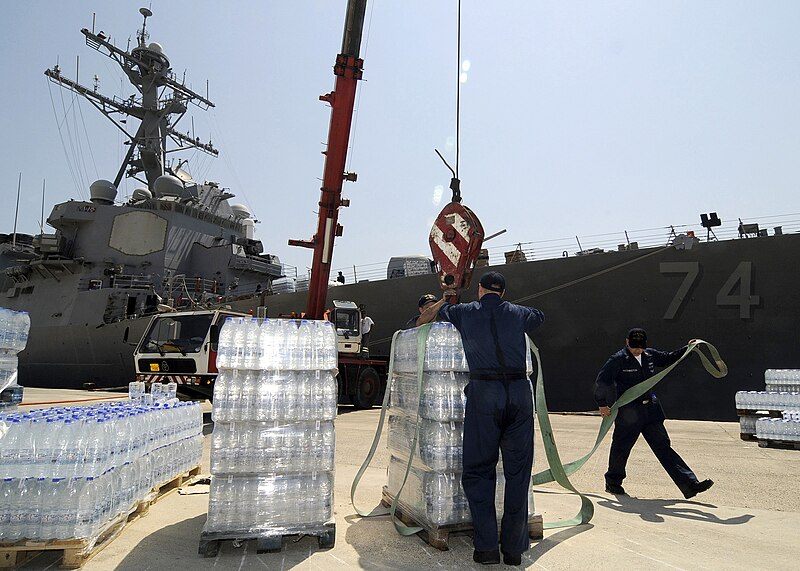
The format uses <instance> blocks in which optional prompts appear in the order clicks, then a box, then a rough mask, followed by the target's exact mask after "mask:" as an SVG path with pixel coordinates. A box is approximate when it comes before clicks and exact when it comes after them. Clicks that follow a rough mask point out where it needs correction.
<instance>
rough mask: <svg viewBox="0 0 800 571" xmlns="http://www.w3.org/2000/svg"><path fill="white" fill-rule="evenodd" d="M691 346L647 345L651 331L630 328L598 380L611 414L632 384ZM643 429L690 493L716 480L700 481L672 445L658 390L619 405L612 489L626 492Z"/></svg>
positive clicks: (601, 402) (598, 392) (603, 406)
mask: <svg viewBox="0 0 800 571" xmlns="http://www.w3.org/2000/svg"><path fill="white" fill-rule="evenodd" d="M685 351H686V347H681V348H680V349H678V350H677V351H672V352H669V353H667V352H664V351H658V350H656V349H652V348H648V347H647V333H646V332H645V330H644V329H641V328H639V327H635V328H633V329H631V330H630V331H628V335H627V337H626V339H625V347H624V348H623V349H622V350H620V351H617V352H616V353H614V354H613V355H612V356H611V357H610V358H609V359H608V361H606V364H605V365H603V368H602V369H600V372H599V373H598V375H597V380H596V381H595V391H594V398H595V401H597V405H598V407H599V410H600V414H601V415H602V416H608V415H609V414H611V409H610V408H609V407H610V405H612V404H613V403H614V401H616V400H617V397H618V396H619V395H621V394H622V393H624V392H625V391H626V390H628V389H629V388H631V387H632V386H634V385H637V384H639V383H641V382H642V381H644V380H646V379H648V378H650V377H652V376H653V375H654V374H655V372H656V367H668V366H669V365H671V364H673V363H674V362H675V361H677V360H678V359H680V358H681V356H682V355H683V353H684V352H685ZM640 434H641V435H643V436H644V439H645V441H646V442H647V444H648V445H649V446H650V449H651V450H652V451H653V454H655V455H656V458H658V461H659V462H661V465H662V466H663V467H664V470H666V471H667V474H669V476H670V478H672V481H673V482H675V485H676V486H678V488H679V489H680V490H681V492H683V496H684V497H685V498H686V499H689V498H692V497H694V496H696V495H697V494H699V493H700V492H705V491H706V490H707V489H709V488H710V487H711V486H713V485H714V482H713V481H712V480H703V481H702V482H699V481H698V480H697V476H695V474H694V472H692V470H691V468H689V466H687V465H686V462H684V461H683V458H681V457H680V456H679V455H678V453H677V452H675V450H673V449H672V446H671V445H670V441H669V435H668V434H667V429H666V428H664V410H663V409H662V408H661V403H660V402H659V401H658V398H657V397H656V395H655V394H646V395H642V397H640V398H639V399H638V400H635V401H633V402H631V403H629V404H626V405H625V406H622V407H620V408H619V411H618V413H617V418H616V420H615V421H614V434H613V436H612V437H611V452H610V453H609V456H608V472H606V475H605V479H606V492H608V493H610V494H617V495H626V494H625V489H624V488H623V487H622V480H624V479H625V476H626V474H625V465H626V464H627V463H628V456H630V453H631V449H632V448H633V445H634V444H635V443H636V440H638V438H639V435H640Z"/></svg>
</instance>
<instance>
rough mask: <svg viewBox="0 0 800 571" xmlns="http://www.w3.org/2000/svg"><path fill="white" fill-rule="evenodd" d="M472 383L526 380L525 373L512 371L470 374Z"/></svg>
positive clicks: (526, 375)
mask: <svg viewBox="0 0 800 571" xmlns="http://www.w3.org/2000/svg"><path fill="white" fill-rule="evenodd" d="M469 378H470V380H473V381H516V380H517V379H527V378H528V373H527V372H526V371H513V372H511V373H472V374H470V376H469Z"/></svg>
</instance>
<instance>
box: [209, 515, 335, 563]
mask: <svg viewBox="0 0 800 571" xmlns="http://www.w3.org/2000/svg"><path fill="white" fill-rule="evenodd" d="M303 535H314V536H317V540H318V541H319V548H320V549H330V548H332V547H333V546H334V545H335V544H336V524H335V523H333V522H327V523H325V524H323V525H322V526H320V527H309V528H308V529H297V530H291V529H289V530H286V529H281V530H279V531H273V532H270V530H268V529H267V530H259V531H258V532H253V531H249V530H247V531H227V532H218V531H214V532H205V531H204V532H203V533H202V534H200V546H199V547H198V550H197V551H198V553H199V554H200V555H202V556H203V557H216V555H217V553H219V547H220V543H221V542H222V541H232V542H233V545H234V547H240V546H241V544H242V543H244V542H245V541H251V540H255V542H256V553H279V552H280V551H281V550H282V549H283V538H284V537H295V536H303Z"/></svg>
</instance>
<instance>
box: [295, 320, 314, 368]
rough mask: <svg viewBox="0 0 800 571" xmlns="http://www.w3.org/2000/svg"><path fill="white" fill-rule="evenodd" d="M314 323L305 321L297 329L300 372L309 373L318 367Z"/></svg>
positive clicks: (298, 366)
mask: <svg viewBox="0 0 800 571" xmlns="http://www.w3.org/2000/svg"><path fill="white" fill-rule="evenodd" d="M311 323H312V322H310V321H308V320H306V319H303V320H302V321H300V325H299V326H298V328H297V343H298V363H297V368H298V369H299V370H304V371H309V370H312V369H316V368H317V366H318V363H317V360H316V355H315V351H314V330H313V328H312V325H311Z"/></svg>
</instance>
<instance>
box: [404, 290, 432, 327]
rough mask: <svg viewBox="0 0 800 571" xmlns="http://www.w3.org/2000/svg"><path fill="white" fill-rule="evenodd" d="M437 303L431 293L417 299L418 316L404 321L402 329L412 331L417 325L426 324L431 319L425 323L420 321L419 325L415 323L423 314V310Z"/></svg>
mask: <svg viewBox="0 0 800 571" xmlns="http://www.w3.org/2000/svg"><path fill="white" fill-rule="evenodd" d="M437 301H438V300H437V299H436V296H435V295H433V294H432V293H426V294H425V295H423V296H422V297H421V298H419V315H415V316H414V317H412V318H411V319H409V320H408V321H406V324H405V325H403V329H413V328H414V327H416V326H417V325H422V324H423V323H428V321H431V319H428V320H427V321H420V322H419V323H417V320H418V319H419V318H420V316H421V315H422V314H423V313H424V312H425V310H426V309H428V308H429V307H433V305H434V304H435V303H436V302H437ZM431 313H432V312H431Z"/></svg>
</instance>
